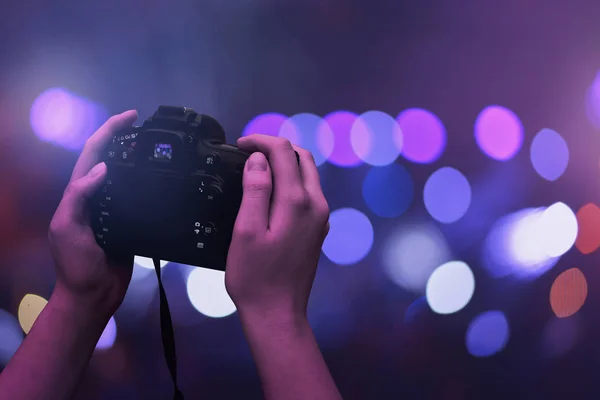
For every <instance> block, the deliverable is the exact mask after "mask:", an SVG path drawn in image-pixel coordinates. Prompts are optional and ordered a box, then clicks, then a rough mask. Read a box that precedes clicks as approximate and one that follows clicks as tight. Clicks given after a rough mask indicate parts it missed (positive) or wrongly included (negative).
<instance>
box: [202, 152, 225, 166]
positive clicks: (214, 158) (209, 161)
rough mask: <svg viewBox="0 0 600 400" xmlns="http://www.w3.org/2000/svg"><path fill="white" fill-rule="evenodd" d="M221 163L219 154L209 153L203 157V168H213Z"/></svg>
mask: <svg viewBox="0 0 600 400" xmlns="http://www.w3.org/2000/svg"><path fill="white" fill-rule="evenodd" d="M220 162H221V155H220V154H219V153H211V154H209V155H207V156H206V157H204V166H205V167H213V166H215V165H218V164H219V163H220Z"/></svg>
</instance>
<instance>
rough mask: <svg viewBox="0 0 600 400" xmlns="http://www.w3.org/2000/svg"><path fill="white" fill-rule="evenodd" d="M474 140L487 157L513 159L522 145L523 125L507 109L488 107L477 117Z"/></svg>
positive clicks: (501, 159) (495, 106)
mask: <svg viewBox="0 0 600 400" xmlns="http://www.w3.org/2000/svg"><path fill="white" fill-rule="evenodd" d="M475 140H476V142H477V145H478V146H479V148H480V149H481V150H482V151H483V152H484V153H485V154H487V155H488V156H489V157H491V158H493V159H496V160H500V161H506V160H509V159H511V158H513V157H514V156H515V155H516V154H517V152H518V151H519V150H520V149H521V146H522V145H523V125H522V124H521V121H520V120H519V117H517V115H516V114H515V113H514V112H512V111H511V110H509V109H508V108H505V107H502V106H497V105H494V106H489V107H486V108H484V109H483V110H482V111H481V113H479V115H478V116H477V120H476V121H475Z"/></svg>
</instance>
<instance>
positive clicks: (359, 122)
mask: <svg viewBox="0 0 600 400" xmlns="http://www.w3.org/2000/svg"><path fill="white" fill-rule="evenodd" d="M350 144H351V145H352V149H353V150H354V153H355V154H356V155H357V156H358V157H359V158H360V159H361V160H363V161H364V162H365V163H367V164H370V165H375V166H384V165H389V164H391V163H393V162H394V161H395V160H396V159H397V158H398V155H400V151H401V150H402V132H401V131H400V126H399V125H398V122H396V120H395V119H394V118H392V117H391V116H390V115H388V114H386V113H384V112H381V111H367V112H366V113H363V114H361V115H360V116H359V117H358V118H356V120H355V121H354V124H353V125H352V128H351V130H350Z"/></svg>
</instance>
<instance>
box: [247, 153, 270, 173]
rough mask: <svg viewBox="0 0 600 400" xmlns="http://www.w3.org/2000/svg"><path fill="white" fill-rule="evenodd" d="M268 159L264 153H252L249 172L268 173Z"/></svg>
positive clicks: (249, 160)
mask: <svg viewBox="0 0 600 400" xmlns="http://www.w3.org/2000/svg"><path fill="white" fill-rule="evenodd" d="M266 170H267V158H266V157H265V156H264V155H263V154H262V153H252V155H251V156H250V158H248V171H266Z"/></svg>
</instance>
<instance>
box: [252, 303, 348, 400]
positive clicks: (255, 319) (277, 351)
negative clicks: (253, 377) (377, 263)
mask: <svg viewBox="0 0 600 400" xmlns="http://www.w3.org/2000/svg"><path fill="white" fill-rule="evenodd" d="M240 317H241V320H242V325H243V328H244V332H245V334H246V338H247V339H248V342H249V344H250V348H251V350H252V355H253V356H254V360H255V362H256V366H257V368H258V372H259V375H260V377H261V382H262V387H263V390H264V394H265V398H266V399H289V400H294V399H314V400H320V399H341V396H340V394H339V392H338V390H337V387H336V386H335V383H334V381H333V378H332V377H331V375H330V373H329V370H328V368H327V365H326V364H325V360H323V356H322V355H321V351H320V350H319V346H318V344H317V341H316V340H315V337H314V335H313V332H312V329H311V328H310V325H309V324H308V320H307V319H306V317H304V316H301V315H297V316H294V315H293V314H291V313H282V314H280V315H273V316H264V315H259V314H253V313H248V314H245V313H242V312H240Z"/></svg>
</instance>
